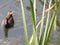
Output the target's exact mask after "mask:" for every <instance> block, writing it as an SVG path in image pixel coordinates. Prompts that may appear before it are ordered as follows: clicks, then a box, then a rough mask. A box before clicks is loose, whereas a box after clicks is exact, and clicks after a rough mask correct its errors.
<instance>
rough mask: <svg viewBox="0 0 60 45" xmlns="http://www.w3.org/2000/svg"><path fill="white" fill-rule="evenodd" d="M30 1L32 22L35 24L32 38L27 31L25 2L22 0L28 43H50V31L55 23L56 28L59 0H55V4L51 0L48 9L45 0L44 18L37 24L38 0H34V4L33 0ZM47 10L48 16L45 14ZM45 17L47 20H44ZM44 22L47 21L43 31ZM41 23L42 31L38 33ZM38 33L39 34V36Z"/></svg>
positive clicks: (35, 44) (41, 44) (27, 44)
mask: <svg viewBox="0 0 60 45" xmlns="http://www.w3.org/2000/svg"><path fill="white" fill-rule="evenodd" d="M29 1H30V12H31V19H32V24H33V33H32V36H31V38H30V40H28V33H27V27H26V19H25V13H24V7H23V2H22V0H20V3H21V9H22V18H23V24H24V34H25V41H26V45H48V41H49V37H50V33H51V30H52V27H53V25H54V29H55V30H56V17H57V9H58V0H54V2H55V3H54V4H52V0H49V5H48V9H46V8H45V7H46V0H44V6H43V12H42V19H41V20H40V21H39V22H38V24H36V0H34V4H33V3H32V0H29ZM45 9H46V10H45ZM50 11H52V17H51V18H50ZM45 12H47V18H46V16H45ZM45 18H46V22H44V19H45ZM49 21H50V22H49ZM44 23H46V25H45V28H44V32H43V26H44ZM39 25H40V30H39V31H40V32H39V33H38V32H37V28H38V26H39ZM42 32H43V36H42ZM37 33H38V34H39V35H38V36H37Z"/></svg>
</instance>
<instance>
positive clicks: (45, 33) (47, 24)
mask: <svg viewBox="0 0 60 45" xmlns="http://www.w3.org/2000/svg"><path fill="white" fill-rule="evenodd" d="M51 2H52V0H50V3H49V8H50V6H51ZM49 13H50V11H48V15H47V21H46V27H45V32H44V37H43V42H42V45H45V44H46V36H47V32H48V27H49V16H50V15H49Z"/></svg>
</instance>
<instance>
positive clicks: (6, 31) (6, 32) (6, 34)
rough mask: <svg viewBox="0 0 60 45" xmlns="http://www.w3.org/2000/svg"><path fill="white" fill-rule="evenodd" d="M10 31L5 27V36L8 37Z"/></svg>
mask: <svg viewBox="0 0 60 45" xmlns="http://www.w3.org/2000/svg"><path fill="white" fill-rule="evenodd" d="M8 31H9V29H7V28H4V36H5V38H8Z"/></svg>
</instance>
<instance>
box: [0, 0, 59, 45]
mask: <svg viewBox="0 0 60 45" xmlns="http://www.w3.org/2000/svg"><path fill="white" fill-rule="evenodd" d="M37 2H38V3H37V13H38V12H39V11H40V12H41V11H42V7H43V6H42V4H41V3H40V2H39V0H37ZM23 3H24V9H25V14H26V22H27V30H28V35H29V37H30V36H31V34H32V22H31V15H30V11H29V10H27V9H26V7H27V6H29V0H23ZM0 5H1V6H0V24H1V21H2V20H3V19H4V18H5V17H6V15H7V12H8V10H9V9H10V10H12V11H13V12H14V13H13V17H14V20H15V25H14V28H11V29H9V30H8V38H7V39H6V38H5V32H4V28H3V27H2V26H1V25H0V45H25V41H24V30H23V21H22V15H21V7H20V3H19V0H0ZM2 5H3V6H2ZM40 19H41V15H38V16H37V22H38V21H39V20H40ZM59 37H60V32H58V31H54V30H53V31H52V33H51V37H50V40H51V41H50V43H51V45H52V44H53V45H60V38H59Z"/></svg>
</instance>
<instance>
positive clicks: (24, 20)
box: [20, 0, 29, 45]
mask: <svg viewBox="0 0 60 45" xmlns="http://www.w3.org/2000/svg"><path fill="white" fill-rule="evenodd" d="M20 3H21V9H22V18H23V24H24V34H25V40H26V45H29V42H28V34H27V28H26V18H25V13H24V7H23V2H22V0H20Z"/></svg>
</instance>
